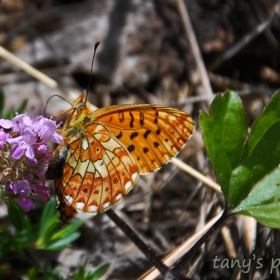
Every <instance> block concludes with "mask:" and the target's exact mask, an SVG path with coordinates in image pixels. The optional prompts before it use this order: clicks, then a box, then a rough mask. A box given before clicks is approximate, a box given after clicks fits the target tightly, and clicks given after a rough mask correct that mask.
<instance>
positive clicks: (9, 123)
mask: <svg viewBox="0 0 280 280" xmlns="http://www.w3.org/2000/svg"><path fill="white" fill-rule="evenodd" d="M0 126H2V127H3V128H5V129H9V128H11V127H12V126H13V125H12V121H11V120H5V119H0Z"/></svg>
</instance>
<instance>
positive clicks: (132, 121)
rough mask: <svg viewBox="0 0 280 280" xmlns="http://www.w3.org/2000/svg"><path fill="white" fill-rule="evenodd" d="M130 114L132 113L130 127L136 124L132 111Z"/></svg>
mask: <svg viewBox="0 0 280 280" xmlns="http://www.w3.org/2000/svg"><path fill="white" fill-rule="evenodd" d="M129 115H130V123H129V126H130V127H133V126H134V116H133V114H132V113H131V112H129Z"/></svg>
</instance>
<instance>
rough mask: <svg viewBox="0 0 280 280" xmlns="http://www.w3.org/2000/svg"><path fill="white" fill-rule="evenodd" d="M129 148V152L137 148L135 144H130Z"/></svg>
mask: <svg viewBox="0 0 280 280" xmlns="http://www.w3.org/2000/svg"><path fill="white" fill-rule="evenodd" d="M127 150H128V151H129V152H133V151H134V150H135V146H134V145H130V146H128V147H127Z"/></svg>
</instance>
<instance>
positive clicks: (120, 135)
mask: <svg viewBox="0 0 280 280" xmlns="http://www.w3.org/2000/svg"><path fill="white" fill-rule="evenodd" d="M116 137H117V138H118V139H120V138H122V131H121V132H120V133H119V134H118V135H117V136H116Z"/></svg>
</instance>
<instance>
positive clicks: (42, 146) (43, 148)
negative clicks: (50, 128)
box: [37, 145, 48, 153]
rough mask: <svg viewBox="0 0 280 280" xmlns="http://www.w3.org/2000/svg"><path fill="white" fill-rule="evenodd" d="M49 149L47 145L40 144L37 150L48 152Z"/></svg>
mask: <svg viewBox="0 0 280 280" xmlns="http://www.w3.org/2000/svg"><path fill="white" fill-rule="evenodd" d="M47 150H48V147H47V146H46V145H38V146H37V151H38V152H39V153H46V152H47Z"/></svg>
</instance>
